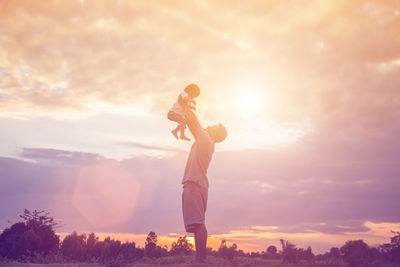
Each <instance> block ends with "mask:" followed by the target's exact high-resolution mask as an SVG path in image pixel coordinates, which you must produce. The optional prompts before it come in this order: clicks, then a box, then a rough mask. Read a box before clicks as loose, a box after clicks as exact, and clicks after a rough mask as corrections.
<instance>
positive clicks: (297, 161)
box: [0, 148, 400, 246]
mask: <svg viewBox="0 0 400 267" xmlns="http://www.w3.org/2000/svg"><path fill="white" fill-rule="evenodd" d="M296 151H297V152H294V151H292V150H287V151H283V150H281V151H280V152H279V151H262V150H260V151H226V152H217V153H216V154H215V155H214V159H213V162H212V163H211V166H210V169H209V174H208V176H209V180H210V191H209V202H208V203H209V205H208V209H207V226H208V229H209V232H210V233H212V234H213V235H216V236H220V235H221V236H222V235H226V234H227V233H229V232H230V231H242V230H246V229H247V230H248V229H250V230H251V233H252V234H251V235H250V236H249V239H251V236H253V235H254V234H256V232H257V233H258V232H260V233H261V232H268V233H275V234H271V235H272V236H274V237H276V236H277V235H279V234H277V233H280V234H281V235H283V236H287V237H295V238H296V239H295V240H296V241H297V240H299V242H300V243H299V244H305V241H304V240H307V241H310V240H312V237H313V238H315V237H316V236H319V235H320V236H323V237H328V236H337V237H341V238H344V237H348V238H351V237H352V236H361V235H363V236H365V238H366V239H368V238H372V236H371V235H370V234H369V233H370V231H371V229H372V228H373V227H374V226H373V225H374V224H380V223H386V224H388V223H398V222H399V221H400V218H399V217H398V213H397V210H398V208H399V206H398V204H397V203H398V194H397V191H395V188H398V179H396V177H397V176H398V173H399V169H398V164H396V163H395V162H388V161H387V160H386V159H385V158H383V159H382V160H380V161H379V160H377V159H376V158H370V157H361V158H357V157H352V156H350V157H349V156H348V155H347V151H343V153H342V154H335V153H334V154H330V153H327V151H324V150H320V151H319V152H318V153H317V152H316V151H314V150H312V149H309V148H305V149H303V150H299V149H296ZM355 153H356V154H357V153H359V152H358V151H355ZM21 156H22V157H23V158H26V159H29V160H30V161H28V162H26V161H22V160H16V159H8V158H2V160H1V163H0V164H1V166H2V168H1V173H0V174H1V175H0V177H2V179H1V180H0V183H1V188H2V194H1V198H2V199H1V202H2V203H9V205H7V207H5V206H3V207H2V210H3V212H2V221H3V224H2V227H5V225H4V222H5V221H6V220H7V219H10V218H11V219H12V218H14V217H15V216H16V213H17V212H18V210H20V211H22V210H23V209H24V208H30V209H44V210H48V211H50V212H51V213H52V214H53V215H54V216H55V217H56V218H57V219H59V220H61V221H62V222H63V223H64V225H65V226H64V229H63V230H64V231H67V232H69V231H72V230H78V231H94V232H100V231H101V232H119V233H124V232H125V233H134V234H143V233H147V232H149V231H156V232H157V233H158V234H160V235H167V234H168V233H171V232H175V233H181V234H183V228H182V218H181V211H180V207H181V204H180V203H181V199H180V197H181V185H180V182H181V177H182V174H183V171H184V165H185V161H186V156H187V155H185V154H182V153H178V154H176V155H175V156H173V157H168V158H152V157H147V156H138V157H135V158H131V159H126V160H121V161H115V160H112V159H106V158H104V157H102V156H100V155H93V154H87V153H79V152H68V151H59V150H52V149H33V148H29V149H28V148H26V149H24V150H23V152H22V154H21ZM31 160H35V161H31ZM71 162H72V163H73V164H71ZM96 166H97V167H96ZM101 166H105V167H104V168H105V169H107V170H109V169H110V168H111V167H112V168H111V169H113V170H118V171H102V172H97V171H96V170H97V169H99V168H100V169H101V168H103V167H101ZM107 166H111V167H110V168H109V167H107ZM104 168H103V169H104ZM85 170H86V171H85ZM89 170H90V171H89ZM85 173H86V174H87V173H92V174H93V175H92V174H91V175H83V174H85ZM96 173H98V174H99V175H100V174H101V175H102V176H99V175H97V174H96ZM117 173H121V175H119V176H118V175H117ZM125 174H129V175H128V176H129V177H131V178H127V177H128V176H126V175H125ZM117 176H118V177H120V178H117ZM82 177H83V178H82ZM91 177H92V178H91ZM96 177H97V178H96ZM126 184H132V186H133V184H134V186H133V187H132V186H128V185H126ZM102 185H104V186H102ZM124 185H126V186H124ZM263 185H266V186H263ZM120 186H123V188H126V189H128V191H127V192H129V190H131V191H132V192H136V193H135V195H136V196H137V201H135V202H132V203H135V204H134V206H132V207H131V206H129V207H128V206H127V208H128V209H127V210H129V212H123V211H124V210H123V209H122V208H121V209H120V210H118V212H120V211H121V212H122V213H123V214H124V216H114V217H115V218H116V220H114V221H112V220H111V221H107V224H103V225H100V224H97V223H96V221H97V220H92V219H91V218H98V216H105V214H104V210H103V211H100V210H99V211H97V213H96V209H90V211H91V212H94V213H93V214H92V215H93V216H92V217H90V218H89V217H88V215H87V212H83V211H82V209H83V208H84V207H89V206H90V205H92V204H93V201H92V200H94V199H96V198H99V197H101V196H102V197H101V198H99V201H100V200H101V201H105V202H106V203H113V201H120V200H118V198H120V197H121V196H123V193H122V192H125V191H123V190H122V188H121V190H122V191H121V190H119V189H118V188H119V187H120ZM79 188H80V189H79ZM83 188H87V189H86V190H83V191H82V189H83ZM96 188H97V189H96ZM129 188H130V189H129ZM134 188H137V191H134ZM110 190H111V191H110ZM115 190H116V191H120V192H121V194H117V195H115V194H114V193H113V192H114V191H115ZM15 192H18V193H15ZM77 192H78V193H79V195H81V196H82V197H83V198H82V199H80V201H79V203H83V202H85V201H86V200H85V199H86V198H85V197H84V195H82V193H83V192H86V193H87V194H88V196H91V197H90V198H88V199H87V200H88V201H89V200H90V199H92V200H90V201H92V202H90V201H89V202H87V205H89V206H87V205H86V206H85V205H78V206H77V203H78V202H76V201H75V202H74V195H76V194H77ZM128 195H132V194H128ZM82 201H83V202H82ZM90 203H92V204H90ZM121 203H123V202H121ZM129 203H131V202H129ZM103 206H104V205H103ZM123 206H124V205H122V206H121V207H123ZM61 207H62V208H61ZM221 211H224V212H221ZM115 212H116V211H115ZM128 213H129V214H128ZM238 213H240V214H241V216H239V217H238V216H237V214H238ZM83 214H86V215H85V216H83ZM111 217H113V216H111ZM114 217H113V218H114ZM117 219H118V220H117ZM366 222H369V223H366ZM388 228H389V227H388ZM388 228H387V231H388V234H390V229H388ZM385 229H386V228H385ZM247 230H246V231H247ZM380 231H381V232H380V233H382V229H381V230H380ZM243 234H244V232H243V231H242V232H241V234H240V236H241V237H240V238H239V239H238V240H242V241H243V240H244V239H243V237H242V235H243ZM307 235H311V236H312V237H311V236H310V238H308V239H301V238H302V237H304V236H307ZM260 236H262V235H260ZM378 236H379V234H376V238H378ZM382 236H384V237H385V238H386V234H383V235H382ZM221 238H222V237H221ZM374 238H375V237H374ZM374 238H372V239H371V240H378V239H379V238H378V239H374ZM382 238H383V237H382ZM301 240H303V241H301ZM335 240H339V239H335ZM341 240H342V239H341ZM243 242H244V241H243ZM249 242H250V241H249ZM249 242H247V243H249ZM252 242H253V241H251V242H250V243H252ZM257 242H258V241H257ZM257 242H256V243H257ZM260 242H261V241H260ZM310 242H311V241H310ZM245 243H246V242H244V243H243V244H245ZM247 243H246V244H247ZM329 245H331V243H329ZM337 245H339V244H337ZM325 246H327V245H326V244H325Z"/></svg>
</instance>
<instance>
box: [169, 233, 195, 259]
mask: <svg viewBox="0 0 400 267" xmlns="http://www.w3.org/2000/svg"><path fill="white" fill-rule="evenodd" d="M192 251H193V245H192V244H190V243H189V242H188V241H187V239H186V236H180V237H179V238H178V240H177V241H176V242H173V243H172V245H171V254H172V255H189V254H190V253H191V252H192Z"/></svg>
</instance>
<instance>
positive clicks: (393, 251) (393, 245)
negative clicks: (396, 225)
mask: <svg viewBox="0 0 400 267" xmlns="http://www.w3.org/2000/svg"><path fill="white" fill-rule="evenodd" d="M391 232H392V233H393V234H394V236H393V237H391V238H390V243H388V244H383V245H381V246H380V247H379V249H380V250H381V252H382V254H383V255H384V257H385V258H386V259H387V260H388V261H389V262H390V263H393V264H394V265H400V232H394V231H391Z"/></svg>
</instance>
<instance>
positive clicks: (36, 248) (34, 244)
mask: <svg viewBox="0 0 400 267" xmlns="http://www.w3.org/2000/svg"><path fill="white" fill-rule="evenodd" d="M20 218H22V219H23V221H22V222H17V223H15V224H13V225H12V226H11V227H9V228H6V229H5V230H4V231H3V232H2V233H1V235H0V256H3V257H6V258H10V259H14V260H17V259H20V258H21V257H23V256H28V257H31V256H34V255H35V254H41V255H44V256H45V255H48V254H49V253H51V252H56V251H57V249H58V247H59V243H60V238H59V236H57V235H56V234H55V232H54V230H53V227H55V226H56V225H57V223H56V222H55V221H54V219H53V218H52V217H50V216H49V213H48V212H44V211H37V210H35V211H33V212H30V211H29V210H27V209H25V210H24V214H23V215H20Z"/></svg>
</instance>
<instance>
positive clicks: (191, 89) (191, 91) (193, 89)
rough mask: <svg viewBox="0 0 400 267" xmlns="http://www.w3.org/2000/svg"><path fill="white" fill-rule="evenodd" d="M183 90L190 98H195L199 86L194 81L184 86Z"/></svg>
mask: <svg viewBox="0 0 400 267" xmlns="http://www.w3.org/2000/svg"><path fill="white" fill-rule="evenodd" d="M184 91H185V92H186V93H187V94H188V95H189V97H190V98H195V97H198V96H199V95H200V88H199V87H198V86H197V84H194V83H191V84H189V85H188V86H186V87H185V90H184Z"/></svg>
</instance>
